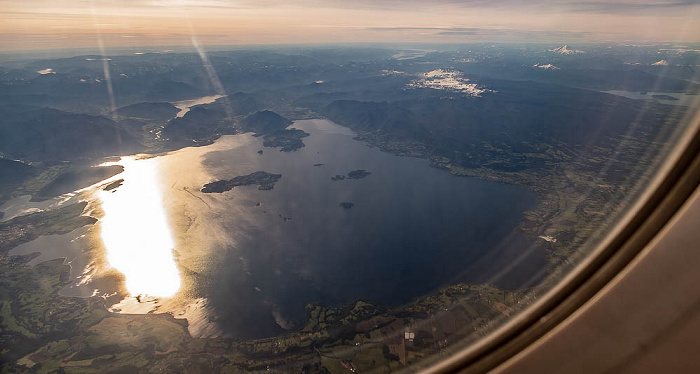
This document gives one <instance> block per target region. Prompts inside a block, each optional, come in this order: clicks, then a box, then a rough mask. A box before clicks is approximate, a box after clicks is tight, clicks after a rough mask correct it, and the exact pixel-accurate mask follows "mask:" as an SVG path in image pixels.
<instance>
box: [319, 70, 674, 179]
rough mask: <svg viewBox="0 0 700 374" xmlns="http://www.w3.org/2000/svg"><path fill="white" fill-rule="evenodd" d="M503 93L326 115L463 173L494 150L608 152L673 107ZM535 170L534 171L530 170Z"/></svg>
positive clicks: (577, 93) (522, 88)
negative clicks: (413, 148)
mask: <svg viewBox="0 0 700 374" xmlns="http://www.w3.org/2000/svg"><path fill="white" fill-rule="evenodd" d="M491 83H492V84H491V86H496V85H497V87H496V88H497V90H498V92H495V93H490V94H484V96H483V97H480V98H470V97H457V96H456V97H447V98H427V99H410V100H402V101H396V102H363V101H356V100H337V101H334V102H332V103H330V104H329V105H327V106H325V107H324V108H322V109H321V110H320V112H321V113H322V114H323V115H324V116H326V117H327V118H329V119H331V120H333V121H334V122H337V123H339V124H342V125H345V126H347V127H350V128H351V129H353V130H356V131H358V132H360V133H361V134H365V135H367V136H370V137H372V138H374V139H377V140H379V141H380V142H383V143H387V144H388V143H391V142H392V141H401V142H403V143H404V144H418V145H420V148H421V149H423V150H425V152H427V154H430V155H434V156H442V157H447V158H449V159H451V160H453V161H454V162H456V163H458V164H460V165H463V166H473V167H477V166H482V165H483V164H484V163H485V162H486V161H488V160H489V158H490V157H491V155H490V153H489V152H488V151H487V150H488V149H489V147H490V146H488V145H489V144H490V145H492V146H496V147H497V148H500V149H510V151H511V152H510V157H511V158H514V159H515V158H522V160H526V161H527V162H528V163H532V162H542V159H533V158H531V157H530V158H528V157H525V156H524V155H525V154H527V153H528V152H538V151H536V149H537V145H538V144H548V145H554V144H557V145H560V146H566V147H574V146H581V145H586V146H588V147H590V146H592V145H594V144H595V145H599V146H607V145H609V144H608V143H609V142H610V139H611V138H613V137H617V136H622V135H624V134H625V132H626V131H628V130H629V129H630V128H631V127H632V126H639V125H641V126H651V125H652V124H655V123H656V122H657V117H658V116H659V115H665V114H668V113H669V112H670V108H669V107H668V106H663V105H652V104H649V103H643V102H638V101H634V100H629V99H626V98H623V97H619V96H614V95H608V94H604V93H599V92H594V91H588V90H581V89H575V88H566V87H561V86H554V85H546V84H538V83H533V82H491ZM530 166H535V165H530Z"/></svg>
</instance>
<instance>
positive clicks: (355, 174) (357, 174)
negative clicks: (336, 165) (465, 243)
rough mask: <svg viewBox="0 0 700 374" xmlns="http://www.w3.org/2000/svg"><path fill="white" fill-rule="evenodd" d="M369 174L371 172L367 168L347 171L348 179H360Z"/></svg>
mask: <svg viewBox="0 0 700 374" xmlns="http://www.w3.org/2000/svg"><path fill="white" fill-rule="evenodd" d="M370 174H372V173H371V172H369V171H367V170H362V169H357V170H353V171H351V172H349V173H348V179H362V178H364V177H366V176H368V175H370Z"/></svg>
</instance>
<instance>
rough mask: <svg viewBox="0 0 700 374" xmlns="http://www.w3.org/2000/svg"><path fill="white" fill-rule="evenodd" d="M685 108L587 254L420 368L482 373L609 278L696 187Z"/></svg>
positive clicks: (698, 123) (695, 125)
mask: <svg viewBox="0 0 700 374" xmlns="http://www.w3.org/2000/svg"><path fill="white" fill-rule="evenodd" d="M691 111H692V112H691V113H692V114H691V119H690V120H689V121H688V125H687V127H686V129H685V130H684V131H683V132H682V134H681V135H680V136H679V137H678V144H676V145H675V147H674V148H673V149H672V150H671V151H670V153H669V154H668V155H667V156H666V159H665V160H664V162H663V163H662V164H661V165H660V168H659V170H658V171H657V173H656V175H655V176H654V177H653V178H652V179H651V180H650V181H649V183H648V186H647V187H646V189H645V190H644V191H643V192H642V194H641V196H640V197H639V199H638V200H637V202H636V203H635V204H634V205H633V206H631V207H630V208H629V209H628V211H627V213H626V214H625V215H624V216H623V218H622V219H621V220H619V221H618V223H617V224H616V225H615V227H614V228H612V230H611V231H610V232H609V233H608V234H607V235H606V236H605V238H604V239H603V241H602V242H601V243H599V244H598V245H597V247H596V248H594V249H593V251H591V253H589V254H588V255H587V256H585V257H584V258H582V259H581V262H580V263H579V264H578V265H577V266H575V267H574V268H573V269H572V270H571V271H569V272H568V273H567V274H566V275H565V276H564V277H563V278H562V279H561V280H560V281H559V282H558V283H557V284H556V285H555V286H554V287H553V288H552V289H550V290H549V291H548V292H546V293H545V294H543V295H542V296H541V297H540V298H539V300H538V301H537V302H535V303H534V304H533V305H531V306H529V307H528V308H526V309H525V310H524V311H523V312H521V313H520V314H519V315H517V316H515V317H514V318H512V319H510V320H509V321H507V322H505V323H504V324H503V325H502V326H500V327H499V328H497V329H496V330H495V331H493V332H491V333H490V334H489V335H487V336H485V337H483V338H481V339H479V340H478V341H477V342H474V343H473V344H471V345H469V346H467V347H466V348H464V349H463V350H461V351H459V352H456V353H454V354H453V355H451V356H449V357H447V358H444V359H443V360H441V361H439V362H437V363H435V364H433V365H432V366H431V367H428V368H426V369H425V372H427V373H454V372H459V373H484V372H488V371H490V370H492V369H494V368H496V367H498V366H499V365H501V364H503V363H505V362H506V361H507V360H509V359H510V358H512V357H514V356H515V355H516V354H518V353H519V352H521V351H523V350H524V349H526V348H527V347H528V346H530V345H531V344H533V343H534V342H536V341H537V340H538V339H540V338H542V337H543V336H544V335H545V334H547V333H548V332H549V331H551V330H553V329H554V328H555V327H556V326H558V325H559V324H561V323H562V322H564V321H565V320H566V319H567V318H568V317H569V316H571V315H572V314H573V313H575V312H576V311H577V310H579V309H580V308H581V307H582V306H584V305H585V304H586V303H587V302H589V301H590V300H591V299H592V298H593V297H595V295H596V294H598V293H599V292H600V291H601V290H602V289H603V288H604V287H605V286H606V285H607V284H609V283H610V282H611V281H613V280H614V279H615V278H616V277H617V276H618V275H619V274H620V273H621V272H622V271H623V270H624V269H625V268H626V267H627V265H629V264H630V262H632V260H633V259H634V258H635V257H636V256H637V255H638V254H639V253H640V252H641V251H642V250H643V249H644V248H645V247H646V246H647V245H648V244H649V243H650V242H651V241H652V239H654V237H655V236H656V235H657V234H658V233H659V232H660V231H661V230H662V229H663V228H664V226H666V224H667V223H669V221H670V220H671V219H672V218H673V216H674V215H675V214H676V213H677V212H678V211H679V210H680V209H681V208H682V207H683V205H684V203H685V202H686V201H687V200H688V199H689V198H690V197H691V196H692V194H693V192H694V191H695V190H696V188H698V186H700V109H699V108H697V107H696V108H691Z"/></svg>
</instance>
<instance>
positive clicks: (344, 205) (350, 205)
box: [338, 201, 355, 209]
mask: <svg viewBox="0 0 700 374" xmlns="http://www.w3.org/2000/svg"><path fill="white" fill-rule="evenodd" d="M338 205H340V206H341V207H343V208H344V209H350V208H352V207H354V206H355V204H354V203H348V202H347V201H343V202H342V203H340V204H338Z"/></svg>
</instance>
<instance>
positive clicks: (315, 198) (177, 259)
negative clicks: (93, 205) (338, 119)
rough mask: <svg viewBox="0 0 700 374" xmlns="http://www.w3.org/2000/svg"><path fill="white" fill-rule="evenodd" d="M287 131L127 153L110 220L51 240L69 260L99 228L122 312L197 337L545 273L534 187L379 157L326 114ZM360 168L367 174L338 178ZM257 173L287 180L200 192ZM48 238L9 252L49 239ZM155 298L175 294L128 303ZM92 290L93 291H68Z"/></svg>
mask: <svg viewBox="0 0 700 374" xmlns="http://www.w3.org/2000/svg"><path fill="white" fill-rule="evenodd" d="M293 127H295V128H299V129H302V130H304V131H306V132H308V133H309V134H310V136H309V137H306V138H304V139H303V141H304V143H305V145H306V146H305V147H304V148H301V149H299V150H298V151H295V152H280V151H279V150H278V149H273V148H264V147H263V146H262V140H263V139H262V138H261V137H254V136H252V135H251V134H241V135H228V136H223V137H222V138H220V139H219V140H217V141H216V142H214V143H213V144H211V145H208V146H204V147H193V148H185V149H181V150H178V151H174V152H170V153H168V154H165V155H160V156H157V157H147V156H143V157H140V156H139V157H133V156H130V157H125V158H122V160H121V161H120V162H118V163H119V164H122V165H124V166H125V172H124V173H122V174H120V175H117V176H115V177H113V178H112V179H115V180H116V179H120V178H123V179H124V184H123V185H122V186H121V187H118V188H117V189H115V190H112V191H103V190H100V189H97V190H96V191H95V192H94V197H93V199H96V200H98V201H101V203H102V208H103V209H104V213H105V216H104V218H102V219H101V222H100V223H99V224H98V225H97V226H96V229H89V230H82V231H80V232H75V233H74V234H72V235H65V236H55V238H54V239H53V244H60V245H61V246H68V247H70V246H73V247H72V248H73V249H72V250H66V251H65V252H66V253H68V254H70V255H71V256H75V255H77V254H78V253H79V252H80V251H85V249H84V248H82V247H81V246H84V245H85V243H89V241H86V239H80V240H73V239H74V238H76V237H80V238H82V236H81V235H84V234H85V233H93V236H97V235H101V237H102V239H103V241H104V244H105V251H106V256H105V257H106V258H107V259H108V260H109V262H110V263H111V266H112V267H113V268H115V269H116V270H118V271H120V272H121V273H123V274H124V275H125V277H126V282H125V283H126V288H127V289H128V290H129V291H130V292H131V294H132V297H130V298H127V299H125V300H123V301H122V303H120V304H119V305H116V306H115V307H113V310H119V311H122V312H139V313H145V312H148V311H153V310H155V309H157V311H158V312H172V313H173V314H174V315H176V316H178V317H181V318H188V320H190V323H191V326H190V331H191V332H192V333H193V334H194V335H198V336H212V335H223V336H230V337H234V338H246V339H247V338H262V337H268V336H273V335H276V334H280V333H283V332H284V331H285V330H290V329H294V328H296V327H300V326H302V325H303V323H304V320H305V306H306V305H307V304H309V303H323V304H326V305H343V304H346V303H349V302H352V301H354V300H358V299H363V300H367V301H370V302H373V303H377V304H379V305H383V306H400V305H403V304H406V303H409V302H411V301H413V300H414V299H416V298H417V297H420V296H424V295H426V294H429V293H430V292H433V291H435V290H437V289H439V288H440V287H443V286H446V285H449V284H452V283H455V282H475V283H492V284H496V285H499V286H502V287H506V288H520V287H525V286H532V285H534V284H535V283H537V281H539V280H540V279H541V277H542V275H543V273H544V270H545V269H546V264H547V262H546V260H545V252H544V250H543V249H542V248H541V247H540V246H538V245H537V244H533V243H530V242H529V241H528V240H526V239H525V238H524V237H523V235H522V234H520V232H519V231H518V229H517V228H518V224H519V221H520V219H521V218H522V213H523V211H524V210H528V209H532V208H534V207H535V204H536V202H537V199H536V196H535V194H534V193H532V192H530V191H528V190H526V189H523V188H521V187H518V186H514V185H508V184H502V183H496V182H490V181H483V180H479V179H475V178H464V177H455V176H452V175H450V174H449V173H447V172H445V171H443V170H438V169H435V168H432V167H430V166H429V164H428V162H427V161H426V160H422V159H417V158H410V157H399V156H395V155H392V154H389V153H386V152H381V151H380V150H379V149H377V148H373V147H371V146H369V145H368V144H367V143H365V142H362V141H357V140H354V139H353V138H354V133H353V132H352V131H350V130H349V129H347V128H345V127H342V126H339V125H336V124H334V123H332V122H329V121H326V120H303V121H296V122H295V123H294V125H293ZM260 150H262V151H263V152H262V153H259V151H260ZM357 169H362V170H366V171H368V172H370V173H371V174H369V175H368V176H366V177H364V178H361V179H350V178H346V179H344V180H336V181H333V180H331V178H332V177H334V176H336V175H347V174H348V173H349V172H351V171H353V170H357ZM255 171H266V172H269V173H275V174H282V177H281V179H280V180H279V181H278V182H277V183H276V184H275V185H274V188H273V189H272V190H259V189H258V188H257V186H239V187H235V188H234V189H232V190H231V191H227V192H224V193H211V194H205V193H202V192H201V191H200V189H201V188H202V186H203V185H204V184H206V183H209V182H212V181H216V180H221V179H231V178H233V177H236V176H240V175H246V174H250V173H252V172H255ZM139 191H141V192H142V193H140V192H139ZM341 203H351V204H352V206H351V207H349V208H348V207H347V206H350V205H349V204H346V207H343V206H341ZM119 233H122V235H119ZM47 238H49V239H47ZM50 238H51V237H44V238H40V239H37V240H42V241H41V242H36V241H35V242H32V243H27V244H25V245H23V246H22V247H21V248H20V247H18V248H17V249H15V253H29V252H31V251H34V250H37V249H39V247H41V246H50V245H52V243H50V242H52V240H51V239H50ZM37 243H38V244H37ZM61 243H62V244H61ZM50 254H51V255H53V256H58V255H59V254H60V251H56V250H52V252H51V253H50ZM47 257H50V256H48V255H46V254H44V255H42V257H41V259H42V260H43V259H48V258H47ZM76 263H80V261H76ZM82 263H85V264H91V265H90V266H92V267H91V268H90V269H82V268H76V269H74V270H73V271H72V273H73V274H72V275H73V276H74V277H73V278H74V279H77V281H76V282H78V281H79V280H80V279H78V278H77V276H79V275H80V274H82V273H85V271H86V270H89V271H90V272H92V273H94V272H95V271H96V270H95V268H99V266H96V265H95V264H93V263H92V262H88V261H83V262H82ZM97 272H99V270H97ZM95 277H96V278H99V276H98V275H96V276H95ZM83 283H85V282H83ZM81 287H83V288H86V289H85V290H83V291H80V288H81ZM142 290H144V291H142ZM151 290H152V292H154V293H158V292H161V291H162V292H164V293H163V296H170V295H172V294H173V293H175V297H172V298H166V299H164V300H160V299H159V298H146V297H144V296H142V297H139V298H135V297H133V296H137V295H136V294H137V293H140V292H143V293H144V294H148V293H149V292H150V291H151ZM91 291H93V290H92V289H91V288H90V283H89V282H87V284H81V285H80V286H78V285H77V284H76V285H74V287H73V289H71V290H70V291H68V290H67V289H66V290H65V294H71V295H79V294H80V295H86V294H92V292H91ZM95 292H96V291H95ZM103 292H108V290H103ZM193 310H195V311H196V312H192V311H193ZM195 321H196V323H194V322H195Z"/></svg>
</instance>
